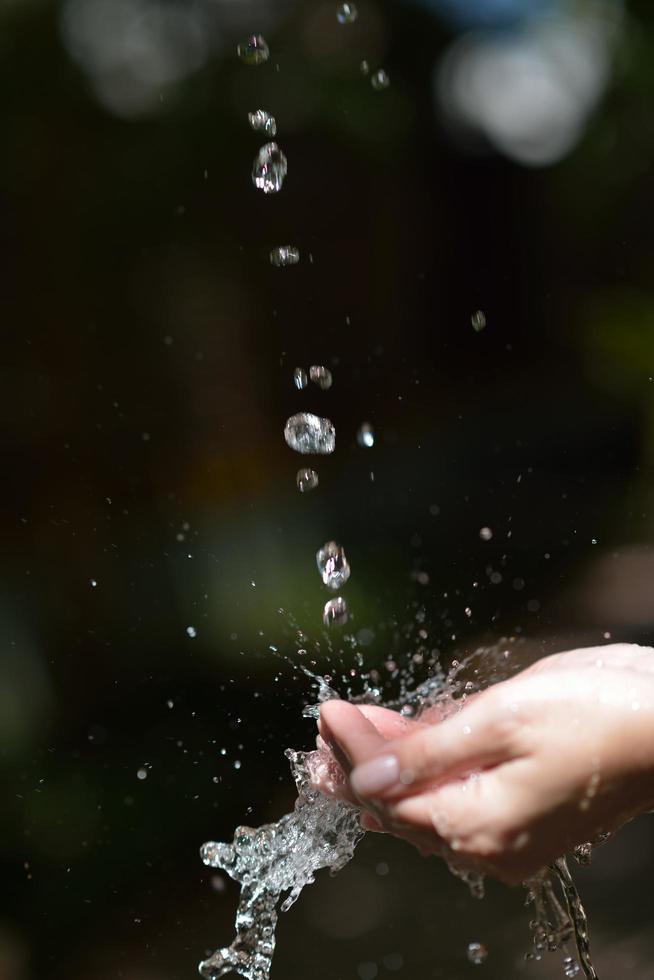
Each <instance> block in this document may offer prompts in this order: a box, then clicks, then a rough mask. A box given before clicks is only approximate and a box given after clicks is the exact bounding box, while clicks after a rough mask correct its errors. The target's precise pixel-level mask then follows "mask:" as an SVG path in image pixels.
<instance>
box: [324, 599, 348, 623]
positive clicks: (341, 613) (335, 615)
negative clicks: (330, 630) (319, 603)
mask: <svg viewBox="0 0 654 980" xmlns="http://www.w3.org/2000/svg"><path fill="white" fill-rule="evenodd" d="M347 619H348V611H347V602H346V601H345V599H344V598H343V596H340V595H337V596H336V598H335V599H328V600H327V602H326V603H325V608H324V609H323V611H322V621H323V623H324V624H325V626H344V625H345V623H347Z"/></svg>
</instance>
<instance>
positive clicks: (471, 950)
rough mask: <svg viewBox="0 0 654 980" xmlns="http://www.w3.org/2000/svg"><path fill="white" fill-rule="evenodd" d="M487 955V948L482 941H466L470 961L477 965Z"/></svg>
mask: <svg viewBox="0 0 654 980" xmlns="http://www.w3.org/2000/svg"><path fill="white" fill-rule="evenodd" d="M487 956H488V950H487V949H486V947H485V946H484V945H483V943H468V959H469V960H470V962H471V963H474V964H475V965H476V966H479V964H480V963H483V962H484V960H485V959H486V957H487Z"/></svg>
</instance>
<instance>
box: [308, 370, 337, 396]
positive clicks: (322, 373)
mask: <svg viewBox="0 0 654 980" xmlns="http://www.w3.org/2000/svg"><path fill="white" fill-rule="evenodd" d="M309 377H310V378H311V380H312V381H313V383H314V385H318V387H319V388H322V390H323V391H326V390H327V389H328V388H331V386H332V381H333V379H332V372H331V371H330V370H329V368H326V367H323V366H322V365H321V364H312V366H311V367H310V368H309Z"/></svg>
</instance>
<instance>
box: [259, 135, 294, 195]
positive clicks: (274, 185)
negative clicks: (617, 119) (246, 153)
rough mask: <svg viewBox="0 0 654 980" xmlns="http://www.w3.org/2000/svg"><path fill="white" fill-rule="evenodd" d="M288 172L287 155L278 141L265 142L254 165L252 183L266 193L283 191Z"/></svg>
mask: <svg viewBox="0 0 654 980" xmlns="http://www.w3.org/2000/svg"><path fill="white" fill-rule="evenodd" d="M287 173H288V162H287V160H286V157H285V156H284V154H283V153H282V151H281V150H280V148H279V147H278V146H277V144H276V143H264V145H263V146H262V147H261V149H260V150H259V152H258V154H257V156H256V158H255V161H254V163H253V165H252V183H253V184H254V186H255V187H257V188H258V189H259V190H260V191H263V193H264V194H276V193H277V192H278V191H281V189H282V184H283V183H284V178H285V177H286V174H287Z"/></svg>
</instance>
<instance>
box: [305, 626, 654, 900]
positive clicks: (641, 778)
mask: <svg viewBox="0 0 654 980" xmlns="http://www.w3.org/2000/svg"><path fill="white" fill-rule="evenodd" d="M319 731H320V737H319V740H318V745H319V748H318V755H319V756H322V758H323V761H325V762H326V763H327V764H326V765H322V766H317V767H316V770H315V771H316V777H315V781H316V784H317V785H318V786H319V788H320V789H322V790H323V792H326V793H327V794H329V795H333V796H337V797H340V798H342V799H346V800H349V801H350V802H351V803H354V804H356V805H357V806H359V807H360V808H361V810H362V821H363V823H364V826H366V828H367V829H369V830H373V831H378V832H386V833H391V834H394V835H396V836H398V837H402V838H404V839H405V840H407V841H409V842H410V843H411V844H413V845H415V846H416V847H417V848H418V849H419V850H420V852H421V853H422V854H439V855H441V856H443V857H445V858H446V859H447V860H448V861H450V863H453V864H455V865H457V866H459V867H461V868H464V869H471V870H477V871H482V872H484V873H488V874H491V875H493V876H495V877H497V878H499V879H501V880H503V881H506V882H508V883H511V884H515V883H519V882H521V881H524V880H525V879H527V878H529V877H530V876H532V875H533V874H535V873H536V872H537V871H539V870H540V869H541V868H542V867H544V866H545V865H547V864H549V863H550V862H551V861H552V860H553V859H555V858H556V857H559V856H560V855H561V854H564V853H565V852H566V851H569V850H570V849H571V848H572V847H573V846H575V845H577V844H580V843H584V842H586V841H590V840H593V839H594V838H595V837H597V836H598V835H599V834H601V833H606V832H609V831H613V830H615V829H616V828H618V827H619V826H620V825H621V824H623V823H625V822H626V821H627V820H629V819H631V818H632V817H634V816H636V815H638V814H640V813H643V812H646V811H648V810H652V809H654V650H652V649H651V648H649V647H639V646H633V645H629V644H613V645H610V646H602V647H588V648H585V649H580V650H571V651H568V652H566V653H559V654H555V655H554V656H551V657H546V658H544V659H543V660H540V661H538V662H537V663H536V664H534V665H533V666H532V667H530V668H528V669H527V670H524V671H522V672H521V673H519V674H516V675H515V676H514V677H512V678H511V679H510V680H507V681H504V682H502V683H499V684H496V685H494V686H493V687H490V688H488V689H487V690H485V691H483V692H482V693H480V694H478V695H475V696H474V697H472V698H470V699H469V700H467V701H466V702H465V703H464V705H463V707H462V708H461V710H460V711H458V712H457V713H456V714H454V715H450V716H449V717H447V718H444V719H442V718H441V716H439V714H438V713H437V712H436V713H435V712H433V711H432V712H431V713H430V714H426V715H424V716H423V717H422V718H421V719H420V720H419V721H412V720H409V719H406V718H403V717H401V716H400V715H398V714H397V713H396V712H394V711H389V710H387V709H385V708H378V707H355V706H354V705H351V704H349V703H347V702H344V701H329V702H326V703H325V704H323V705H322V707H321V711H320V721H319ZM328 756H330V758H327V757H328ZM334 760H335V761H336V762H337V763H338V766H339V767H340V770H342V772H339V773H338V778H336V779H334V778H327V776H326V775H325V774H326V773H330V772H331V774H332V776H333V773H334V771H335V769H336V768H337V767H335V766H334ZM380 760H381V763H380ZM371 763H375V765H373V766H372V768H371ZM380 773H381V775H382V776H385V777H386V780H387V782H388V785H385V786H382V785H380ZM398 775H399V778H398ZM389 780H390V781H389Z"/></svg>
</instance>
